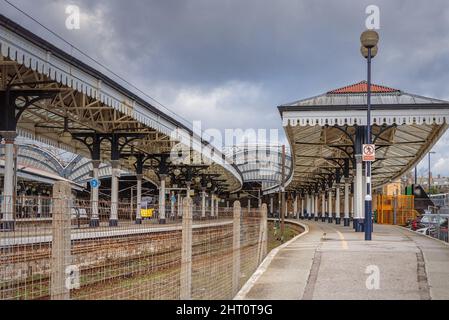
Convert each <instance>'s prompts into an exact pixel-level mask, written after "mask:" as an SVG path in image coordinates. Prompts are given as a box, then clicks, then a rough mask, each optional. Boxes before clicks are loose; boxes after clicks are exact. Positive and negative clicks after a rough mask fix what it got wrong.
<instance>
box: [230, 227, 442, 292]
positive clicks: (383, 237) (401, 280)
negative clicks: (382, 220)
mask: <svg viewBox="0 0 449 320" xmlns="http://www.w3.org/2000/svg"><path fill="white" fill-rule="evenodd" d="M301 224H302V225H303V226H304V228H305V230H306V231H305V232H304V233H303V234H302V235H300V236H298V237H296V238H295V239H293V240H292V241H290V242H288V243H286V244H285V245H284V246H282V247H281V248H280V249H279V250H276V252H272V253H270V254H269V255H268V257H267V259H266V260H265V261H264V262H263V263H262V265H261V266H260V267H259V269H258V270H257V271H256V272H255V273H254V275H253V276H252V278H251V279H250V280H249V281H248V282H247V283H246V284H245V286H244V287H243V288H242V289H241V290H240V292H239V293H238V294H237V296H236V297H235V299H239V300H240V299H243V300H252V299H261V300H272V299H287V300H337V299H338V300H340V299H342V300H377V299H388V300H397V299H401V300H408V299H413V300H430V299H432V300H434V299H435V300H440V299H449V269H448V268H447V266H448V265H449V246H448V245H447V244H445V243H443V242H440V241H438V240H435V239H431V238H428V237H426V236H423V235H420V234H417V233H414V232H412V231H409V230H407V229H405V228H402V227H398V226H390V225H388V226H387V225H375V226H374V234H373V241H371V242H366V241H364V238H363V237H364V234H363V233H355V232H354V231H353V230H352V229H351V228H347V227H346V228H345V227H343V226H339V225H332V224H328V223H322V222H309V221H306V222H303V221H301Z"/></svg>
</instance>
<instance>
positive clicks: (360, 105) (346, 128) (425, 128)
mask: <svg viewBox="0 0 449 320" xmlns="http://www.w3.org/2000/svg"><path fill="white" fill-rule="evenodd" d="M367 89H368V86H367V83H366V82H365V81H362V82H360V83H357V84H354V85H349V86H346V87H343V88H340V89H336V90H332V91H329V92H327V93H324V94H322V95H319V96H316V97H312V98H308V99H303V100H299V101H296V102H292V103H288V104H284V105H281V106H279V107H278V109H279V112H280V114H281V117H282V121H283V126H284V129H285V132H286V134H287V137H288V140H289V142H290V145H291V148H292V156H293V168H294V170H293V174H292V176H291V177H290V180H289V181H290V184H289V186H288V188H289V189H291V190H301V189H303V190H304V189H308V188H311V187H317V186H320V185H322V182H323V181H326V180H332V179H334V181H335V176H336V172H337V171H340V172H342V171H344V169H345V168H346V169H347V171H352V173H354V172H353V171H354V166H355V144H356V132H357V131H358V132H359V134H358V136H361V135H364V129H363V128H364V126H366V125H367V112H366V109H367V107H366V103H367V94H366V93H367ZM371 90H372V105H373V107H372V119H371V125H372V141H373V142H374V143H375V145H376V161H375V162H374V163H373V169H372V174H373V176H372V179H373V186H374V187H380V186H382V185H384V184H386V183H389V182H391V181H392V180H395V179H397V178H399V177H400V176H402V175H403V174H404V173H406V172H407V171H409V170H410V169H412V168H413V167H414V166H415V165H416V164H418V163H419V162H420V161H421V159H422V158H423V157H424V156H425V154H426V153H427V152H428V151H429V150H430V149H431V148H432V147H433V145H434V144H435V143H436V142H437V141H438V139H439V138H440V137H441V135H442V134H443V133H444V132H445V131H446V129H447V128H448V121H449V102H447V101H442V100H438V99H433V98H427V97H423V96H419V95H415V94H410V93H407V92H403V91H401V90H398V89H393V88H389V87H385V86H381V85H375V84H373V85H372V87H371ZM362 139H364V138H362ZM362 143H363V141H362ZM357 154H359V152H357ZM348 169H349V170H348ZM353 175H354V174H352V175H350V176H353Z"/></svg>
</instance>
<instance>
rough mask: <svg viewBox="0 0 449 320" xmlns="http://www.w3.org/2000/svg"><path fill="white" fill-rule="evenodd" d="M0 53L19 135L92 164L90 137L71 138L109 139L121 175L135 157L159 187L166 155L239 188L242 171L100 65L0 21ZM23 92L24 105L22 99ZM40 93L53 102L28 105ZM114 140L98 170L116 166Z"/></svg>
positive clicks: (3, 85) (0, 78)
mask: <svg viewBox="0 0 449 320" xmlns="http://www.w3.org/2000/svg"><path fill="white" fill-rule="evenodd" d="M0 50H1V55H0V72H1V73H0V89H1V90H5V91H6V89H7V87H8V86H9V89H10V90H12V91H14V92H15V93H16V94H17V100H16V101H17V102H16V103H17V105H18V106H19V107H20V106H21V105H27V107H26V108H23V110H20V112H21V114H20V118H19V120H18V122H17V128H16V131H17V133H18V134H19V135H20V136H23V137H26V138H29V139H32V140H36V141H40V142H42V143H45V144H48V145H51V146H54V147H57V148H61V149H64V150H67V151H69V152H72V153H74V154H79V155H81V156H83V157H86V158H90V159H92V158H93V157H92V148H94V145H95V143H93V142H92V138H86V139H84V142H82V141H80V139H75V138H74V137H75V135H78V136H80V135H81V136H83V135H84V137H86V136H90V135H92V134H97V135H102V136H110V137H112V135H113V134H115V135H116V136H118V137H119V138H118V139H119V142H118V144H119V145H120V150H119V151H120V165H121V168H122V169H124V170H127V171H135V163H136V157H135V156H134V155H137V154H141V155H145V156H150V159H149V161H148V162H147V163H146V165H147V167H146V168H145V170H144V172H143V173H144V176H146V177H147V178H148V179H149V180H151V181H159V176H158V174H159V172H157V166H158V164H160V162H161V158H164V159H169V160H168V161H167V163H168V166H170V167H174V164H173V161H172V162H170V160H172V159H173V157H169V158H167V155H170V154H171V155H172V156H173V154H180V152H179V150H180V149H182V150H183V152H184V153H183V154H182V156H180V158H181V159H178V160H181V161H182V162H183V164H186V166H187V167H189V166H190V163H191V162H189V161H190V160H192V159H193V161H194V165H195V170H196V171H195V173H196V174H203V175H210V176H214V177H216V178H217V179H220V180H221V181H225V183H223V184H222V185H223V191H225V192H236V191H238V190H239V189H240V188H241V186H242V177H241V174H240V172H239V171H238V169H237V167H236V166H235V165H233V164H231V163H230V162H229V161H228V160H226V159H225V157H224V155H223V154H222V153H221V152H220V151H218V150H216V149H215V148H213V147H212V146H210V145H208V144H207V142H205V141H204V140H202V139H201V137H198V136H197V135H195V134H193V130H192V129H191V126H190V125H188V124H186V123H185V122H183V121H181V120H180V119H179V118H177V117H176V115H174V114H169V112H168V111H167V110H163V109H162V107H161V106H159V105H158V104H157V103H155V104H150V103H149V102H148V101H146V100H145V99H143V98H142V97H141V96H142V95H143V93H141V92H139V93H138V94H136V93H135V92H136V91H137V90H136V89H134V88H130V86H129V84H127V83H126V82H124V81H122V79H121V78H119V77H118V76H116V75H115V74H113V73H111V74H107V72H109V71H108V70H106V69H105V71H103V69H102V66H101V65H98V66H95V68H94V67H92V66H91V64H90V63H89V64H87V63H85V62H84V61H82V59H81V58H76V57H74V54H73V55H69V54H67V53H66V52H65V51H63V50H61V49H59V48H57V47H56V46H54V45H53V44H51V43H49V42H47V41H45V40H44V39H42V38H40V37H38V36H36V35H35V34H33V33H32V32H30V31H28V30H26V29H24V28H23V27H21V26H20V25H18V24H16V23H15V22H13V21H11V20H9V19H8V18H6V17H4V16H1V15H0ZM84 58H85V57H84ZM85 59H87V58H85ZM85 59H84V60H85ZM99 70H101V72H100V71H99ZM106 74H107V75H106ZM5 91H4V92H5ZM21 91H26V92H27V93H28V98H23V97H21V96H20V92H21ZM42 94H44V95H45V94H47V95H48V96H49V97H51V98H46V99H33V95H36V96H39V95H42ZM28 104H29V106H28ZM1 107H2V110H4V108H5V106H3V105H2V106H1ZM67 132H69V133H70V134H69V135H67ZM70 136H73V139H70ZM67 138H69V139H67ZM112 140H113V138H109V139H104V140H101V141H103V142H102V143H101V147H100V159H99V160H100V161H101V162H103V163H106V162H110V161H111V160H116V159H112V158H113V157H112V152H111V149H112V148H111V144H112V142H111V141H112ZM86 143H87V146H86ZM89 144H90V147H89ZM123 154H126V155H128V156H122V155H123ZM151 157H153V158H151ZM189 157H190V159H187V158H189ZM175 158H176V156H175ZM186 159H187V161H185V160H186ZM178 165H179V164H178ZM154 168H156V169H154ZM164 170H165V169H164ZM164 175H165V173H164Z"/></svg>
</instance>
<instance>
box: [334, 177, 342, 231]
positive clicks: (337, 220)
mask: <svg viewBox="0 0 449 320" xmlns="http://www.w3.org/2000/svg"><path fill="white" fill-rule="evenodd" d="M335 223H336V224H341V213H340V184H339V183H337V188H336V189H335Z"/></svg>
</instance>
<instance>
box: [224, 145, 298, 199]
mask: <svg viewBox="0 0 449 320" xmlns="http://www.w3.org/2000/svg"><path fill="white" fill-rule="evenodd" d="M225 153H226V154H227V155H228V157H231V156H232V157H233V158H234V160H233V161H234V163H235V164H236V165H237V167H238V168H239V170H240V172H241V173H242V176H243V183H244V184H246V185H248V186H250V185H257V186H258V188H260V189H261V191H262V192H263V193H264V194H269V193H272V192H277V191H279V186H280V183H281V180H282V146H281V145H267V144H263V143H262V144H255V145H242V146H234V147H232V148H228V149H227V150H226V152H225ZM291 163H292V158H291V156H290V150H289V149H288V147H287V148H286V155H285V177H286V178H287V177H289V176H291V169H292V165H291Z"/></svg>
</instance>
